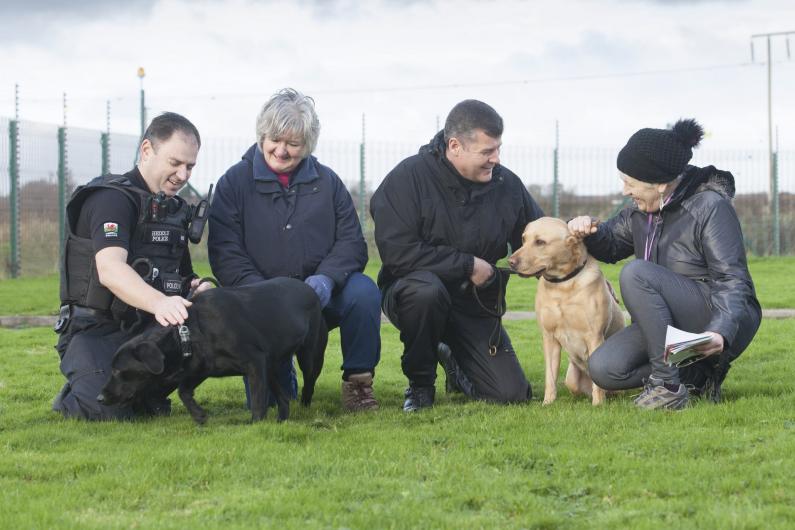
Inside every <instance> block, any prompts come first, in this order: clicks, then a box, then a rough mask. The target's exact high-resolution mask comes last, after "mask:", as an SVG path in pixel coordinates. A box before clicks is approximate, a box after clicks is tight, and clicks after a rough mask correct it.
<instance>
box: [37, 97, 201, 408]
mask: <svg viewBox="0 0 795 530" xmlns="http://www.w3.org/2000/svg"><path fill="white" fill-rule="evenodd" d="M200 145H201V139H200V137H199V131H198V130H197V129H196V127H195V126H194V125H193V124H192V123H191V122H190V121H188V120H187V119H186V118H185V117H183V116H180V115H179V114H175V113H172V112H167V113H164V114H161V115H160V116H158V117H156V118H155V119H154V120H152V123H151V124H150V125H149V127H148V128H147V130H146V132H145V133H144V137H143V141H142V142H141V145H140V148H139V156H138V160H139V162H138V164H137V166H136V167H135V168H133V170H132V171H130V172H128V173H126V174H124V175H105V176H102V177H97V178H96V179H94V180H92V181H91V182H89V183H88V184H86V185H85V186H81V187H79V188H77V190H75V192H74V194H73V195H72V198H71V199H70V201H69V204H68V205H67V208H66V212H67V235H66V241H65V242H64V252H63V255H64V258H63V262H62V264H61V304H62V305H61V314H60V318H59V320H58V323H57V324H56V332H57V333H59V334H60V337H59V341H58V345H57V346H56V349H57V350H58V354H59V356H60V358H61V372H62V373H63V374H64V376H65V377H66V379H67V383H66V385H64V387H63V389H62V390H61V392H60V393H59V394H58V395H57V396H56V398H55V401H54V402H53V407H52V408H53V410H55V411H57V412H61V413H62V414H63V415H64V416H65V417H76V418H83V419H89V420H104V419H113V418H128V417H131V416H133V415H136V414H163V413H168V412H169V411H170V402H169V401H168V399H167V398H166V396H167V395H168V393H170V391H171V390H173V389H164V390H161V391H159V394H160V395H146V396H140V399H139V400H137V402H136V403H134V404H132V405H122V406H106V405H103V404H101V403H99V402H98V401H97V396H98V395H99V393H100V390H101V389H102V387H103V386H104V384H105V383H106V382H107V380H108V378H109V377H110V365H111V360H112V359H113V354H114V352H115V351H116V349H117V348H118V347H119V346H120V345H121V344H122V343H123V342H125V341H126V340H127V339H129V338H130V337H132V336H133V335H134V334H135V333H136V332H138V331H139V330H140V329H141V328H142V326H144V325H146V324H148V323H151V322H152V318H154V320H156V321H157V322H159V323H160V324H161V325H163V326H168V325H179V324H182V323H183V322H184V321H185V319H186V318H187V317H188V311H187V308H188V307H190V305H191V302H189V301H188V300H186V299H185V298H184V296H185V295H186V294H187V291H188V290H189V289H190V288H197V292H198V291H201V290H204V289H205V288H207V287H208V284H202V285H201V286H199V280H198V279H196V277H195V275H194V274H193V267H192V264H191V261H190V254H189V253H188V234H189V230H190V228H191V220H192V213H193V209H192V208H191V206H190V205H188V204H187V203H186V202H185V201H184V200H182V199H181V198H180V197H177V196H176V193H177V192H178V191H179V190H180V189H181V188H182V187H183V186H184V185H185V183H187V181H188V179H189V178H190V175H191V171H192V170H193V166H194V165H195V164H196V157H197V155H198V153H199V146H200ZM199 236H200V234H199Z"/></svg>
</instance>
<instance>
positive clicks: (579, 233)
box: [569, 215, 599, 239]
mask: <svg viewBox="0 0 795 530" xmlns="http://www.w3.org/2000/svg"><path fill="white" fill-rule="evenodd" d="M597 226H599V219H594V218H593V217H591V216H589V215H581V216H579V217H575V218H574V219H572V220H571V221H569V231H570V232H571V233H572V234H573V235H574V236H575V237H579V238H580V239H582V238H584V237H587V236H590V235H591V234H595V233H596V227H597Z"/></svg>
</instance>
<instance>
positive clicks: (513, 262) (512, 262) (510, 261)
mask: <svg viewBox="0 0 795 530" xmlns="http://www.w3.org/2000/svg"><path fill="white" fill-rule="evenodd" d="M508 266H509V267H510V268H511V269H515V268H516V258H514V257H513V256H511V257H510V258H508Z"/></svg>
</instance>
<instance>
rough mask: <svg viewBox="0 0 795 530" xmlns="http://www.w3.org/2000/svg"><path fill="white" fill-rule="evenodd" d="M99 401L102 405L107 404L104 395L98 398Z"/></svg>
mask: <svg viewBox="0 0 795 530" xmlns="http://www.w3.org/2000/svg"><path fill="white" fill-rule="evenodd" d="M97 401H99V402H100V403H104V402H105V396H104V395H103V394H100V395H98V396H97Z"/></svg>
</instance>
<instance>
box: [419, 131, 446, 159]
mask: <svg viewBox="0 0 795 530" xmlns="http://www.w3.org/2000/svg"><path fill="white" fill-rule="evenodd" d="M446 147H447V146H445V144H444V130H441V131H439V132H438V133H436V135H435V136H434V137H433V138H431V141H430V142H428V143H427V144H425V145H423V146H422V147H420V150H419V153H420V154H421V155H422V154H425V153H428V154H431V155H434V156H440V155H443V154H444V150H445V149H446Z"/></svg>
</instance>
